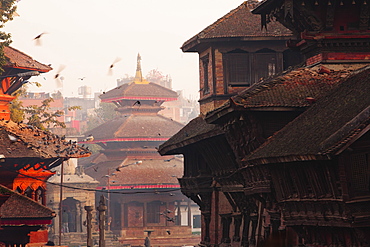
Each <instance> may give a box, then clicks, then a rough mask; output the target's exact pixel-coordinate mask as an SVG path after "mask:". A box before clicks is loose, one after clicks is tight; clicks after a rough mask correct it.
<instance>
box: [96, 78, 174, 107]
mask: <svg viewBox="0 0 370 247" xmlns="http://www.w3.org/2000/svg"><path fill="white" fill-rule="evenodd" d="M99 97H100V98H101V100H102V101H103V102H111V101H115V100H120V99H130V100H145V99H148V100H165V101H167V100H176V99H177V93H176V92H175V91H172V90H171V89H168V88H165V87H162V86H161V85H158V84H156V83H152V82H150V83H148V84H139V83H134V82H131V83H126V84H123V85H121V86H118V87H116V88H114V89H112V90H110V91H108V92H106V93H105V94H102V95H100V96H99Z"/></svg>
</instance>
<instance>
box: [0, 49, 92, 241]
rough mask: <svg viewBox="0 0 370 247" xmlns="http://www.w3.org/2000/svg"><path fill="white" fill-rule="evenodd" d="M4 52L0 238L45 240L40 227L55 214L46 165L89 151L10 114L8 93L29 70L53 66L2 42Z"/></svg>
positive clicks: (22, 81) (40, 70)
mask: <svg viewBox="0 0 370 247" xmlns="http://www.w3.org/2000/svg"><path fill="white" fill-rule="evenodd" d="M4 54H5V57H6V63H5V65H4V66H3V73H2V74H1V75H0V78H1V79H0V81H1V82H0V85H1V87H0V110H1V112H0V118H1V119H0V140H1V142H0V184H1V187H0V188H1V189H0V197H1V202H0V212H1V213H0V214H1V221H0V227H1V228H0V242H1V243H3V244H5V245H7V246H14V245H17V246H25V245H26V244H28V243H35V242H36V243H41V244H46V242H47V240H48V233H47V231H46V230H42V229H44V228H45V226H46V225H50V224H51V223H52V219H53V218H54V217H55V216H56V213H55V212H53V211H52V210H50V209H48V208H46V207H45V205H46V197H45V192H46V182H45V181H46V180H47V179H48V178H49V177H50V176H52V175H53V174H54V173H53V172H51V171H50V169H52V168H54V167H57V166H59V165H60V164H61V163H62V162H64V161H66V160H68V159H70V158H79V157H87V156H89V155H90V152H89V151H88V150H87V149H86V148H83V147H80V146H78V145H76V143H72V142H67V141H65V140H64V138H63V137H59V136H57V135H54V134H52V133H51V132H49V131H45V130H41V129H38V128H36V127H34V126H31V125H27V124H24V123H14V122H13V121H11V120H10V111H9V104H10V101H12V100H13V99H14V98H15V96H13V95H12V94H13V93H14V92H15V91H16V90H18V89H19V88H20V87H21V86H22V85H23V84H25V83H27V82H28V79H29V78H30V77H31V76H35V75H39V74H40V73H44V72H48V71H50V70H51V69H52V68H51V67H49V66H47V65H44V64H41V63H39V62H37V61H35V60H33V59H32V58H31V57H30V56H28V55H26V54H24V53H22V52H20V51H18V50H16V49H14V48H12V47H4ZM57 213H58V212H57ZM40 229H41V230H42V231H38V230H40Z"/></svg>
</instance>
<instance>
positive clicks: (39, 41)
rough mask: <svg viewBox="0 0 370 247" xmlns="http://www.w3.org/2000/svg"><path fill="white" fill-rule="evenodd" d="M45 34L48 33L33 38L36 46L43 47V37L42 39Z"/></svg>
mask: <svg viewBox="0 0 370 247" xmlns="http://www.w3.org/2000/svg"><path fill="white" fill-rule="evenodd" d="M44 34H47V32H43V33H40V34H39V35H37V36H36V37H35V38H33V40H34V41H35V44H36V45H37V46H40V45H41V37H42V36H43V35H44Z"/></svg>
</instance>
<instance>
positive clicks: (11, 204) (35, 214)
mask: <svg viewBox="0 0 370 247" xmlns="http://www.w3.org/2000/svg"><path fill="white" fill-rule="evenodd" d="M0 197H1V198H0V215H1V218H2V219H7V218H50V219H51V218H53V217H54V215H55V214H54V212H53V211H52V210H51V209H49V208H47V207H45V206H43V205H41V204H39V203H37V202H35V201H33V200H32V199H30V198H28V197H26V196H24V195H21V194H19V193H17V192H14V191H12V190H10V189H8V188H6V187H5V186H3V185H1V184H0Z"/></svg>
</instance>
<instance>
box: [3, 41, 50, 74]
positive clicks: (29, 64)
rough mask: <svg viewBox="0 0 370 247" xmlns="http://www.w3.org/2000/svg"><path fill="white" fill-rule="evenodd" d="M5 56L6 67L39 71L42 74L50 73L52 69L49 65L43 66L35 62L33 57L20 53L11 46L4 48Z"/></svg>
mask: <svg viewBox="0 0 370 247" xmlns="http://www.w3.org/2000/svg"><path fill="white" fill-rule="evenodd" d="M4 54H5V57H6V58H7V59H6V64H5V65H4V66H5V67H17V68H23V69H29V70H37V71H40V72H48V71H50V70H52V68H51V67H50V66H48V65H45V64H42V63H39V62H37V61H36V60H34V59H33V58H32V57H30V56H28V55H26V54H24V53H23V52H20V51H18V50H17V49H14V48H13V47H10V46H5V47H4Z"/></svg>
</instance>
